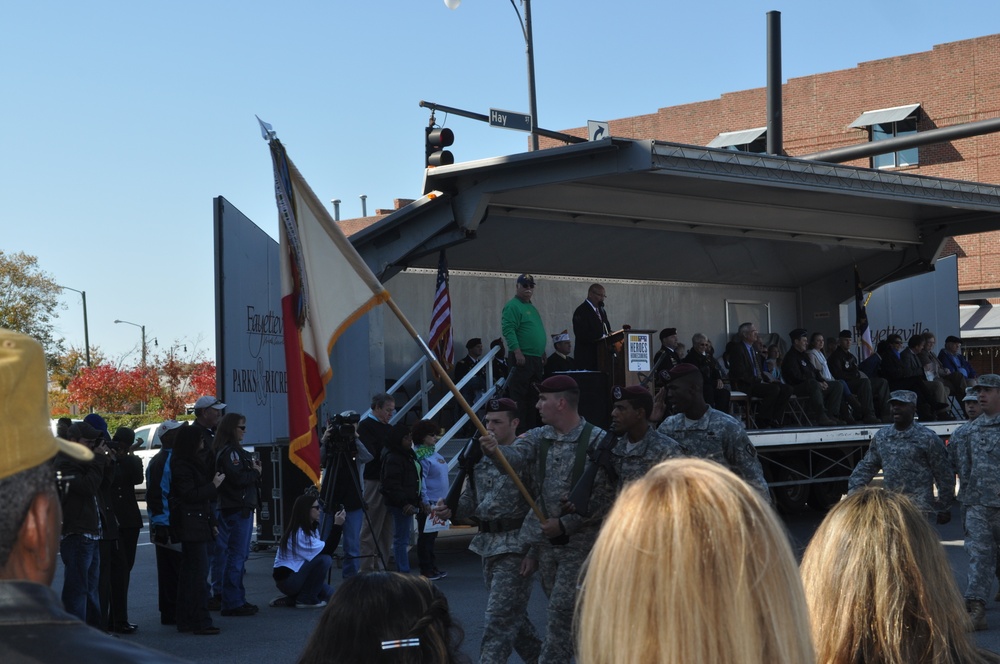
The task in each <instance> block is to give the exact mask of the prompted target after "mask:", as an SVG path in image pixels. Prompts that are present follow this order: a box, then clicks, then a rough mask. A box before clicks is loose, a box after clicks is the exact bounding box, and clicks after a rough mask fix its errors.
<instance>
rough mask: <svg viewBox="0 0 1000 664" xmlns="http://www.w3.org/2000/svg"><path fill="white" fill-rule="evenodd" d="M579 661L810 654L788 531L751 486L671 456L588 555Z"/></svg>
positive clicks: (763, 658)
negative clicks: (786, 531)
mask: <svg viewBox="0 0 1000 664" xmlns="http://www.w3.org/2000/svg"><path fill="white" fill-rule="evenodd" d="M577 624H578V629H577V635H578V636H577V644H578V650H577V661H578V662H580V664H612V663H615V662H642V663H643V664H655V663H657V662H664V663H666V662H744V663H746V664H756V663H760V664H765V663H766V664H782V663H787V664H802V663H808V662H812V661H814V660H813V651H812V644H811V642H810V638H809V616H808V614H807V612H806V605H805V597H804V596H803V592H802V584H801V582H800V581H799V577H798V570H797V567H796V564H795V558H794V556H793V555H792V549H791V547H790V546H789V543H788V537H787V535H786V534H785V531H784V528H783V527H782V525H781V523H780V521H779V520H778V518H777V516H776V515H775V513H774V511H773V510H771V508H770V507H769V506H768V505H767V504H766V503H765V502H764V500H763V498H761V496H760V495H759V494H758V493H757V492H756V491H754V490H753V489H752V488H751V487H750V486H749V485H748V484H747V483H745V482H743V481H742V480H740V479H739V478H738V477H736V475H734V474H733V473H731V472H730V471H728V470H726V469H725V468H723V467H722V466H720V465H718V464H716V463H712V462H709V461H703V460H701V459H671V460H668V461H664V462H663V463H660V464H659V465H657V466H654V467H653V468H652V469H651V470H650V471H649V472H648V473H646V475H645V476H644V477H642V478H641V479H639V480H636V481H635V482H633V483H631V484H629V485H627V486H626V487H625V489H624V490H623V491H622V493H621V495H620V496H619V498H618V500H617V501H616V502H615V505H614V507H613V508H612V510H611V512H610V513H609V514H608V518H607V519H606V521H605V523H604V527H603V528H602V529H601V532H600V534H599V535H598V537H597V542H596V543H595V544H594V548H593V550H592V551H591V554H590V557H589V558H588V562H587V567H586V572H585V575H584V577H583V581H582V585H581V589H580V596H579V599H578V602H577Z"/></svg>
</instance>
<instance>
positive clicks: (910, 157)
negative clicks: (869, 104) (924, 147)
mask: <svg viewBox="0 0 1000 664" xmlns="http://www.w3.org/2000/svg"><path fill="white" fill-rule="evenodd" d="M919 112H920V104H908V105H906V106H895V107H893V108H882V109H879V110H877V111H866V112H865V113H862V114H861V116H860V117H859V118H858V119H857V120H855V121H854V122H852V123H851V126H852V127H864V128H867V129H868V140H869V141H872V142H874V141H884V140H886V139H889V138H896V137H898V136H911V135H913V134H916V133H917V115H918V114H919ZM918 163H920V161H919V156H918V149H917V148H907V149H905V150H897V151H896V152H887V153H885V154H880V155H875V156H874V157H872V159H871V165H872V168H899V167H901V166H916V165H917V164H918Z"/></svg>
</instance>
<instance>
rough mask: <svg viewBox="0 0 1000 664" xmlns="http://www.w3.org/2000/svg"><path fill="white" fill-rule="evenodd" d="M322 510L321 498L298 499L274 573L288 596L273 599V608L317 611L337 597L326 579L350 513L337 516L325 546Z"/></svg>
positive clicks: (283, 538) (282, 537)
mask: <svg viewBox="0 0 1000 664" xmlns="http://www.w3.org/2000/svg"><path fill="white" fill-rule="evenodd" d="M321 509H322V506H321V504H320V501H319V497H318V496H314V495H311V493H307V494H304V495H301V496H299V497H298V498H296V499H295V504H294V505H292V518H291V519H290V520H289V522H288V527H287V528H285V532H284V533H283V534H282V535H281V540H280V541H279V543H278V553H277V555H275V556H274V571H273V572H272V576H273V577H274V583H275V585H276V586H277V587H278V590H280V591H281V592H282V593H284V594H283V595H282V596H280V597H276V598H274V599H272V600H271V602H270V606H294V607H295V608H297V609H317V608H321V607H324V606H326V601H327V600H328V599H330V596H331V595H333V588H332V587H330V585H328V584H327V582H326V577H327V573H328V572H329V571H330V567H331V566H332V565H333V555H332V554H333V551H334V549H336V548H337V544H338V542H340V535H341V529H342V528H343V525H344V520H345V519H346V517H347V513H346V512H344V510H340V511H339V512H337V514H336V515H335V516H334V520H333V528H332V529H331V530H330V535H329V537H327V540H326V541H325V542H324V541H323V540H322V539H321V538H320V536H319V518H320V513H321Z"/></svg>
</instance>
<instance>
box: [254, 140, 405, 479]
mask: <svg viewBox="0 0 1000 664" xmlns="http://www.w3.org/2000/svg"><path fill="white" fill-rule="evenodd" d="M261 126H262V129H263V128H264V127H265V123H261ZM267 129H268V130H270V127H269V126H267ZM265 139H266V140H267V141H268V143H269V144H270V147H271V158H272V160H273V162H274V190H275V199H276V201H277V204H278V217H279V235H280V249H279V256H280V259H281V311H282V318H283V323H284V325H283V327H284V341H285V364H286V370H287V373H288V377H287V378H288V382H287V390H288V438H289V441H290V444H289V447H288V457H289V459H290V460H291V462H292V463H294V464H295V465H296V466H298V467H299V468H300V469H301V470H302V472H304V473H305V474H306V475H308V476H309V478H310V479H311V480H312V481H313V482H317V483H318V482H319V476H320V470H321V466H320V447H319V436H318V435H317V432H316V425H317V410H318V409H319V407H320V405H321V404H322V403H323V401H324V399H325V398H326V384H327V383H328V382H329V381H330V378H331V377H332V376H333V369H332V368H331V366H330V351H331V350H332V349H333V344H334V343H336V341H337V339H338V338H339V337H340V335H341V334H343V333H344V331H345V330H346V329H347V328H348V327H350V326H351V324H353V323H354V322H355V321H356V320H358V318H360V317H361V316H363V315H364V314H365V313H366V312H367V311H369V310H370V309H372V308H373V307H375V306H376V305H378V304H380V303H382V302H385V301H387V300H388V299H389V293H388V291H386V290H385V289H384V288H383V287H382V284H381V282H379V280H378V279H377V278H376V277H375V275H374V274H372V272H371V270H369V269H368V266H367V265H366V264H365V262H364V261H363V260H362V259H361V256H359V255H358V252H357V251H356V250H355V249H354V246H353V245H351V243H350V241H349V240H348V239H347V237H345V236H344V233H343V232H342V231H341V230H340V227H338V226H337V224H336V223H335V222H334V221H333V219H331V218H330V214H329V213H328V212H327V211H326V208H324V207H323V204H322V203H320V202H319V199H318V198H317V197H316V194H314V193H313V191H312V189H310V188H309V185H308V184H307V183H306V181H305V180H304V179H303V178H302V175H301V174H300V173H299V171H298V169H296V168H295V165H294V164H292V161H291V160H290V159H289V158H288V155H287V154H286V153H285V148H284V146H283V145H282V144H281V142H280V141H278V139H277V138H275V137H274V134H273V132H272V131H268V132H265Z"/></svg>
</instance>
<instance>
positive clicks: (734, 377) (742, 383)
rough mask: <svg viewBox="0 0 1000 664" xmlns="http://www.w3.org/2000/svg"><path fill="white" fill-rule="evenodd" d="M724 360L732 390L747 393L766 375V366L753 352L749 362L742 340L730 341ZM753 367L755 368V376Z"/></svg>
mask: <svg viewBox="0 0 1000 664" xmlns="http://www.w3.org/2000/svg"><path fill="white" fill-rule="evenodd" d="M725 359H726V362H727V364H728V365H729V380H730V382H731V383H732V386H733V389H734V390H740V391H741V392H748V391H749V390H750V388H751V387H752V386H753V385H756V384H757V383H760V382H761V381H762V380H763V378H761V376H763V375H764V374H765V373H767V366H766V365H765V364H764V362H763V358H761V356H760V354H759V353H757V352H756V351H754V353H753V360H751V359H750V354H749V353H747V347H746V344H744V343H743V341H742V340H739V341H730V342H729V343H728V344H727V345H726V352H725ZM754 366H756V367H757V374H756V375H754Z"/></svg>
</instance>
